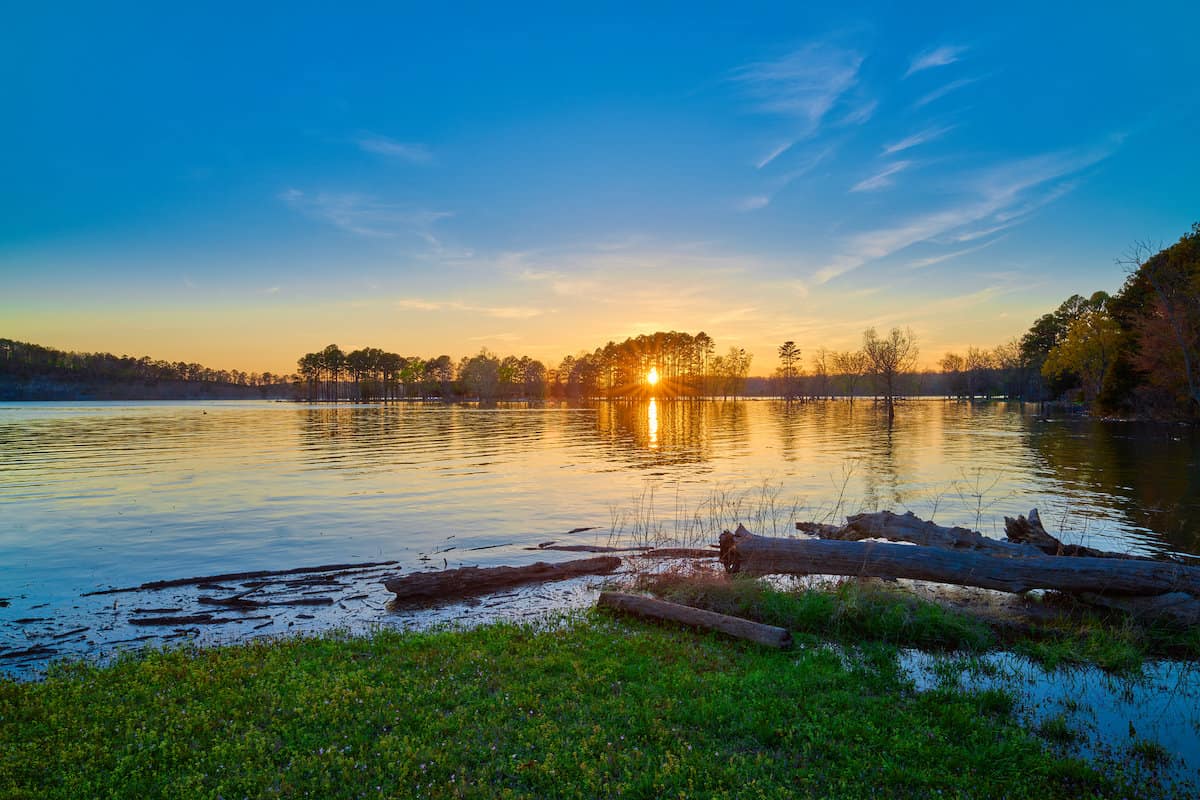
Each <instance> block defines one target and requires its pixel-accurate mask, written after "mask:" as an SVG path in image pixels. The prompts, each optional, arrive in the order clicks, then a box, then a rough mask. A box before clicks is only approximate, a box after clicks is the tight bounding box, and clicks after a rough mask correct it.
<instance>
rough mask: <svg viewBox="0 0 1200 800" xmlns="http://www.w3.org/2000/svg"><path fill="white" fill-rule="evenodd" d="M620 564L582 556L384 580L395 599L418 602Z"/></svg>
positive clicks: (600, 570)
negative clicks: (521, 565) (564, 559)
mask: <svg viewBox="0 0 1200 800" xmlns="http://www.w3.org/2000/svg"><path fill="white" fill-rule="evenodd" d="M619 566H621V559H619V558H617V557H616V556H597V557H596V558H581V559H577V560H575V561H566V562H563V563H560V564H547V563H546V562H544V561H539V562H537V563H536V564H529V565H527V566H523V567H459V568H457V569H446V570H440V571H438V572H414V573H412V574H411V575H403V576H401V575H397V576H396V577H394V578H388V579H387V580H384V581H381V583H382V584H383V585H384V586H386V587H387V589H388V591H389V592H394V593H395V595H396V598H395V599H396V602H400V603H419V602H429V601H433V600H453V599H456V598H460V597H470V596H472V595H480V594H489V593H491V592H496V591H499V590H501V589H507V588H509V587H512V586H521V585H523V584H527V583H544V582H546V581H561V580H565V579H567V578H576V577H579V576H581V575H606V574H608V573H610V572H612V571H613V570H615V569H616V568H617V567H619Z"/></svg>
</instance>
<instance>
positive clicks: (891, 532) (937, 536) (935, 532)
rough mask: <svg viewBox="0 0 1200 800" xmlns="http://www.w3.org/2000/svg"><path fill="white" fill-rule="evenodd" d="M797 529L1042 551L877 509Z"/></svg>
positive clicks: (998, 551) (1007, 552) (1007, 551)
mask: <svg viewBox="0 0 1200 800" xmlns="http://www.w3.org/2000/svg"><path fill="white" fill-rule="evenodd" d="M796 528H797V529H798V530H802V531H805V532H808V533H812V534H814V535H816V536H819V537H820V538H822V539H836V540H840V541H847V542H854V541H859V540H862V539H887V540H888V541H892V542H909V543H910V544H919V545H924V546H926V547H943V548H947V549H950V550H978V551H981V552H987V553H992V554H994V555H1000V556H1034V555H1040V554H1041V551H1040V550H1038V549H1037V548H1035V547H1031V546H1029V545H1025V544H1018V543H1015V542H1006V541H1004V540H1002V539H992V538H991V537H988V536H984V535H983V534H981V533H977V532H976V531H973V530H970V529H968V528H958V527H955V528H946V527H943V526H942V525H937V524H934V523H933V522H928V521H926V520H923V519H921V518H920V517H918V516H916V515H915V514H913V513H912V512H911V511H908V512H906V513H904V514H893V513H892V512H891V511H877V512H874V513H871V514H855V515H853V516H850V517H846V524H845V525H843V526H841V527H837V526H835V525H821V524H817V523H805V522H797V523H796Z"/></svg>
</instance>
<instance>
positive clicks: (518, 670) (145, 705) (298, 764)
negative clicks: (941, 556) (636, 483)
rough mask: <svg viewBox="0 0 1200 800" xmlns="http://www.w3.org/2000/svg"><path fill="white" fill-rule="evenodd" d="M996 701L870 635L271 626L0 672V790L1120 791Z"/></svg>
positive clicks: (579, 624)
mask: <svg viewBox="0 0 1200 800" xmlns="http://www.w3.org/2000/svg"><path fill="white" fill-rule="evenodd" d="M847 652H849V656H847ZM1012 707H1013V698H1012V697H1011V696H1009V695H1007V694H1006V693H1004V692H997V691H994V690H993V691H984V692H972V691H966V690H958V689H954V690H951V689H939V690H935V691H930V692H916V691H914V690H913V688H912V686H911V684H910V683H909V682H908V680H907V679H906V678H905V676H904V675H903V674H901V672H900V671H899V669H898V667H897V659H896V651H895V649H894V648H893V647H892V646H890V645H888V644H883V643H879V642H878V641H876V642H869V643H865V644H862V645H861V646H859V647H856V648H854V649H852V650H850V651H846V650H839V649H831V648H828V647H824V646H820V645H817V644H816V643H815V642H812V641H809V642H808V643H807V644H805V645H802V646H801V647H800V648H798V649H797V650H794V651H791V652H776V651H766V650H763V649H760V648H758V647H756V646H752V645H745V644H741V643H737V642H732V641H729V640H726V639H721V638H716V637H714V636H706V635H697V634H695V633H692V632H688V631H682V630H678V629H675V628H672V627H661V626H655V625H649V624H642V623H638V622H630V621H626V620H620V619H614V618H610V617H607V616H604V615H601V614H599V613H597V612H592V613H590V614H588V615H586V616H583V617H579V618H573V619H569V620H562V621H559V622H558V623H556V624H554V625H550V626H543V627H542V628H540V629H539V628H533V627H522V626H516V625H494V626H489V627H484V628H479V629H475V630H470V631H459V632H439V633H427V634H400V633H394V632H380V633H378V634H376V635H374V636H372V637H370V638H340V637H337V636H331V637H326V638H320V639H287V640H281V641H276V642H267V643H251V644H246V645H240V646H234V647H224V648H214V649H208V650H198V651H171V652H165V653H152V654H147V655H143V656H139V657H130V658H128V659H126V660H122V661H119V662H118V663H116V664H113V665H111V666H108V667H104V668H97V667H92V666H85V665H73V666H68V667H59V668H57V669H56V670H54V671H53V672H52V674H51V675H50V676H49V677H48V678H47V679H46V680H45V681H43V682H38V683H13V682H0V797H5V798H11V797H64V798H65V797H70V798H81V797H139V798H141V797H218V796H220V797H225V798H232V797H243V796H249V797H269V796H277V795H281V796H288V797H306V796H307V797H322V798H341V797H346V798H350V797H516V796H528V797H618V796H619V797H656V798H657V797H682V796H687V797H872V796H881V797H928V796H942V797H946V796H949V797H956V796H957V797H1055V796H1134V795H1136V791H1135V787H1131V786H1123V785H1121V778H1120V776H1113V775H1108V776H1105V775H1101V774H1100V773H1098V772H1097V771H1095V770H1094V769H1092V768H1091V767H1089V766H1087V765H1086V764H1084V763H1082V762H1080V761H1078V760H1073V759H1069V758H1063V757H1059V756H1056V755H1054V754H1053V753H1052V752H1051V750H1050V749H1048V748H1047V746H1046V744H1045V743H1044V742H1043V741H1042V740H1040V739H1038V738H1036V737H1035V736H1034V735H1033V734H1031V733H1029V732H1027V731H1025V730H1023V729H1022V728H1021V727H1020V726H1019V725H1018V724H1017V722H1016V721H1015V719H1014V718H1013V716H1012Z"/></svg>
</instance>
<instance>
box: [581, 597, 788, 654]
mask: <svg viewBox="0 0 1200 800" xmlns="http://www.w3.org/2000/svg"><path fill="white" fill-rule="evenodd" d="M596 605H597V606H600V607H601V608H611V609H613V610H615V611H620V612H623V613H626V614H632V615H634V616H637V617H642V618H645V619H655V620H668V621H670V622H679V623H682V624H684V625H688V626H691V627H693V628H703V629H705V630H713V631H720V632H721V633H724V634H726V635H727V636H733V637H735V638H738V639H746V640H748V641H751V642H757V643H758V644H762V645H766V646H767V647H778V648H786V647H790V646H791V644H792V634H791V633H790V632H789V631H788V630H787V629H786V628H777V627H775V626H774V625H764V624H762V623H761V622H752V621H750V620H748V619H742V618H741V617H731V616H729V615H727V614H718V613H716V612H715V611H705V610H703V609H699V608H692V607H691V606H684V605H680V604H678V603H669V602H667V601H666V600H655V599H654V598H652V597H642V596H640V595H636V594H624V593H622V592H601V593H600V599H599V600H597V601H596Z"/></svg>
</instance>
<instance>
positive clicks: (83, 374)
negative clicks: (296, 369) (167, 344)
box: [0, 339, 294, 400]
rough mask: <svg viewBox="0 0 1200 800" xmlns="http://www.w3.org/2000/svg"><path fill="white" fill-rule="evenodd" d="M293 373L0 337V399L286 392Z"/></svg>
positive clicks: (226, 396) (282, 394)
mask: <svg viewBox="0 0 1200 800" xmlns="http://www.w3.org/2000/svg"><path fill="white" fill-rule="evenodd" d="M293 382H294V378H293V376H291V375H275V374H272V373H270V372H263V373H258V372H249V373H247V372H242V371H240V370H218V369H212V368H210V367H205V366H203V365H201V364H195V363H186V362H183V361H175V362H172V361H161V360H155V359H152V358H150V357H149V356H142V357H140V358H134V357H133V356H127V355H122V356H115V355H113V354H112V353H77V352H69V351H64V350H56V349H54V348H52V347H43V346H41V345H37V344H30V343H28V342H18V341H14V340H12V339H0V399H3V400H142V399H162V400H178V399H192V398H203V399H238V398H285V397H289V398H290V397H291V396H292V394H293V391H294V389H293Z"/></svg>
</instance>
